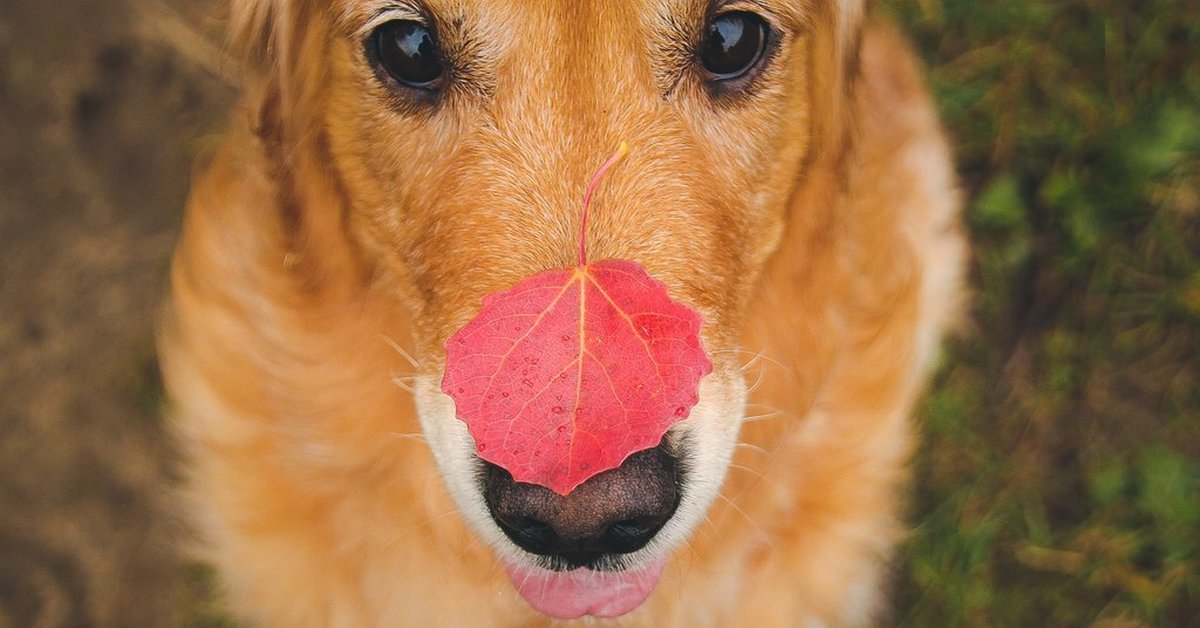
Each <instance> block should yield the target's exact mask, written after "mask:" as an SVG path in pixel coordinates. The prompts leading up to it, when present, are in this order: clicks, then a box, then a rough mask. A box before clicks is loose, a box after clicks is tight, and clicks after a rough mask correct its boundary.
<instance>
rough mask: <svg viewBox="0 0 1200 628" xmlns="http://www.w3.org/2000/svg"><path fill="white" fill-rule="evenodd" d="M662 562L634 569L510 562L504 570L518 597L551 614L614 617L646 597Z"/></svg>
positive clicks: (632, 607) (630, 608) (660, 570)
mask: <svg viewBox="0 0 1200 628" xmlns="http://www.w3.org/2000/svg"><path fill="white" fill-rule="evenodd" d="M663 562H664V561H659V562H656V563H653V564H651V565H649V566H647V567H644V568H642V569H640V570H638V571H616V572H600V571H592V570H590V569H586V568H580V569H576V570H574V571H550V570H548V569H539V568H536V567H519V568H518V567H514V566H512V565H508V567H507V571H508V577H509V578H511V579H512V581H513V585H515V586H516V587H517V592H519V593H520V594H521V597H523V598H525V601H526V602H529V605H530V606H532V607H534V608H536V609H537V610H539V611H541V612H543V613H545V614H547V615H550V616H551V617H557V618H558V619H574V618H576V617H580V616H583V615H595V616H596V617H617V616H618V615H624V614H625V613H628V612H629V611H631V610H633V609H635V608H637V607H638V605H639V604H641V603H642V602H644V601H646V598H647V597H649V596H650V592H651V591H653V590H654V585H655V584H657V583H658V577H659V576H661V575H662V570H663Z"/></svg>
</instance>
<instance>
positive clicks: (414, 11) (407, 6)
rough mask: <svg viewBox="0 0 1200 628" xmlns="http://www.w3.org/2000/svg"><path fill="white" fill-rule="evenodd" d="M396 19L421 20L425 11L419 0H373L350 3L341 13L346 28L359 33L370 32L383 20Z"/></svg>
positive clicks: (423, 18)
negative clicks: (416, 0) (417, 0)
mask: <svg viewBox="0 0 1200 628" xmlns="http://www.w3.org/2000/svg"><path fill="white" fill-rule="evenodd" d="M396 19H400V20H415V21H418V22H423V21H425V20H426V13H425V11H423V10H422V8H421V4H420V3H419V2H415V1H412V0H373V1H371V2H363V3H354V4H351V5H350V7H349V8H347V9H346V11H344V12H343V14H342V21H343V23H344V24H345V25H346V26H347V27H348V30H351V31H357V32H358V33H359V34H361V35H365V34H366V33H369V32H371V30H372V29H374V28H376V27H377V26H379V25H380V24H382V23H383V22H386V21H388V20H396Z"/></svg>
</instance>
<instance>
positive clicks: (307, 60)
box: [228, 0, 326, 139]
mask: <svg viewBox="0 0 1200 628" xmlns="http://www.w3.org/2000/svg"><path fill="white" fill-rule="evenodd" d="M228 2H229V4H228V10H229V38H230V40H229V41H230V47H231V48H232V49H233V51H234V52H235V54H236V55H237V56H238V58H239V60H240V61H241V63H242V64H243V68H244V69H245V80H246V83H247V85H246V90H247V94H248V96H249V98H250V99H251V102H252V104H253V107H252V108H253V110H254V111H255V115H256V117H257V119H256V120H255V123H254V126H255V128H257V129H258V130H259V131H260V134H271V135H275V134H277V133H286V129H283V128H282V127H281V126H280V122H281V121H282V120H287V121H288V124H293V123H294V124H306V123H307V120H306V118H305V113H306V112H312V111H314V107H312V106H309V105H311V104H312V103H313V102H314V97H315V94H316V93H317V92H318V91H319V90H320V89H321V88H322V86H323V85H324V76H325V69H324V59H323V55H322V51H323V48H322V46H323V41H324V37H325V29H326V24H325V23H324V21H322V20H321V19H319V18H320V17H321V16H322V13H321V11H322V9H321V7H320V6H319V3H318V2H315V1H314V0H228ZM277 139H278V137H277Z"/></svg>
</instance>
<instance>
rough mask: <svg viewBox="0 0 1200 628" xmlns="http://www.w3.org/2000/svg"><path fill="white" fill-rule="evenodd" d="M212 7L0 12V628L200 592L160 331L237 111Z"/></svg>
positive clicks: (126, 5) (140, 606) (22, 0)
mask: <svg viewBox="0 0 1200 628" xmlns="http://www.w3.org/2000/svg"><path fill="white" fill-rule="evenodd" d="M214 11H215V9H214V2H212V1H211V0H203V1H199V2H196V1H193V2H186V3H185V2H183V1H180V0H170V1H167V0H154V1H153V2H139V1H137V0H128V1H121V0H100V1H96V0H90V1H89V0H54V1H45V0H0V628H2V627H7V626H13V627H25V626H93V625H94V626H169V625H177V624H178V623H179V622H180V616H181V613H183V612H184V611H183V610H182V609H183V608H184V606H185V605H186V604H187V599H188V597H189V595H191V594H190V593H189V588H190V587H192V584H191V583H190V582H189V580H190V579H189V578H188V577H187V576H186V574H187V573H188V572H187V570H186V569H183V568H182V565H183V562H182V558H181V551H180V549H179V548H180V546H181V541H182V538H183V534H182V529H183V528H182V526H179V525H177V524H176V523H173V518H172V516H171V514H170V512H169V509H168V507H167V506H166V499H165V496H164V493H165V491H164V488H165V487H168V486H169V485H170V483H171V481H172V467H173V463H172V454H171V448H170V446H169V444H168V443H169V439H168V438H167V437H166V434H165V433H164V426H163V423H162V421H161V420H160V419H159V398H158V395H159V393H158V392H157V390H158V386H157V372H156V366H155V362H154V353H153V351H154V347H153V325H154V319H155V313H156V309H157V307H158V304H159V303H160V300H161V298H162V294H163V291H164V289H165V285H166V276H167V270H168V263H169V262H168V258H169V254H170V251H171V248H172V244H173V241H174V238H175V235H176V231H177V230H178V227H179V223H180V217H181V214H182V207H183V202H184V196H185V194H186V190H187V187H188V180H189V175H190V168H191V166H190V164H191V162H192V160H193V158H194V155H195V154H196V153H197V151H199V150H202V149H203V147H204V146H205V145H206V144H209V143H212V142H213V141H215V134H217V133H219V131H220V129H221V125H222V119H223V116H224V112H225V111H226V110H227V108H228V107H229V105H230V104H231V103H232V99H233V93H234V90H233V88H232V86H231V85H230V84H229V82H228V81H227V80H223V79H222V78H221V73H222V71H225V70H227V68H223V67H222V64H221V63H220V60H219V50H218V49H216V48H214V47H213V46H212V45H211V44H210V43H209V42H211V41H219V35H217V34H216V29H217V28H218V26H217V21H216V20H215V19H214V18H213V15H214ZM185 25H186V26H185ZM206 25H208V26H207V28H209V31H210V32H205V31H204V29H205V28H206Z"/></svg>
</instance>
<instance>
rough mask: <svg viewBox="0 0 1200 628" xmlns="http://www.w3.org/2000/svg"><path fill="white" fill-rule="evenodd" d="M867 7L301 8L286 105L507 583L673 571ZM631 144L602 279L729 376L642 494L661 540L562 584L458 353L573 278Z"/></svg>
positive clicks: (510, 1) (712, 487) (607, 222)
mask: <svg viewBox="0 0 1200 628" xmlns="http://www.w3.org/2000/svg"><path fill="white" fill-rule="evenodd" d="M277 4H279V5H280V6H283V4H288V3H284V2H283V0H278V2H277ZM859 4H860V3H858V2H841V3H834V2H818V1H805V0H792V1H782V0H745V1H740V0H730V1H725V0H721V1H711V2H710V1H709V0H609V1H604V0H596V1H587V2H580V1H578V0H555V1H545V2H542V1H539V2H526V1H518V0H488V1H478V2H468V1H463V0H337V1H336V2H334V3H333V4H332V5H331V6H317V5H315V4H314V3H304V2H292V3H290V5H289V6H290V10H291V11H292V13H293V15H299V16H302V17H303V19H305V20H308V24H307V26H306V27H305V28H296V29H294V30H293V31H290V32H287V33H285V34H283V35H279V36H277V38H278V40H279V41H277V42H275V44H274V45H278V46H280V47H287V48H289V50H290V54H292V55H294V58H293V59H292V60H291V62H290V63H291V66H292V67H291V69H290V72H291V74H288V73H287V72H285V73H284V74H282V75H281V76H282V78H280V79H279V81H280V83H281V87H280V89H281V92H282V93H283V94H284V97H285V99H286V98H289V97H290V98H295V99H297V100H300V99H305V98H308V99H311V100H312V101H313V102H310V104H309V106H308V108H307V111H310V112H313V113H312V114H311V117H310V119H309V120H308V121H307V124H310V125H312V126H313V128H318V129H321V137H322V140H323V142H324V143H325V146H324V149H325V150H326V151H327V157H328V160H329V164H328V165H329V167H330V168H331V169H332V172H333V173H334V178H335V179H336V180H337V181H338V185H339V188H340V193H341V195H342V196H343V197H344V202H345V205H346V206H347V208H348V209H347V213H346V215H345V216H344V225H345V227H346V229H347V230H348V232H349V234H350V235H351V237H352V239H353V240H354V241H355V242H357V243H358V245H359V248H360V249H361V251H362V255H363V256H364V257H365V258H366V259H367V260H368V263H369V264H370V265H371V267H372V268H374V269H375V271H374V272H375V273H376V274H377V275H379V276H383V277H386V278H387V280H388V281H387V284H388V285H389V286H391V287H392V288H393V289H394V290H395V293H396V298H397V301H398V302H399V305H398V307H403V308H404V309H405V310H406V312H407V316H408V318H409V320H410V321H411V324H412V328H413V331H414V336H415V342H416V347H415V348H416V351H417V353H418V355H417V358H418V362H419V364H420V369H421V372H420V373H419V377H418V381H417V386H416V399H417V405H418V411H419V415H420V418H421V422H422V425H423V428H424V431H425V433H426V436H427V439H428V442H429V444H430V447H431V448H432V450H433V452H434V454H435V456H436V459H437V460H438V464H439V466H440V467H441V471H442V474H443V477H444V480H445V482H446V483H447V485H448V486H449V489H450V492H451V493H452V495H453V496H454V498H455V500H456V502H457V504H458V506H459V507H460V509H461V510H462V512H463V513H464V514H465V516H466V517H467V518H468V519H469V520H470V521H471V523H472V524H473V525H474V527H475V528H476V530H477V531H478V532H479V533H480V534H481V536H482V537H484V538H485V539H486V540H487V541H489V542H490V543H491V544H492V545H493V546H494V547H495V548H497V550H498V551H499V552H500V553H501V554H502V555H503V556H504V558H505V559H506V561H508V562H509V564H510V567H511V568H510V571H516V572H519V573H522V574H525V577H529V574H531V573H534V571H535V569H537V568H562V566H563V565H564V564H568V565H570V566H578V565H580V564H584V565H586V566H589V567H592V568H595V569H600V570H615V571H620V570H622V569H627V570H633V571H636V570H638V569H640V568H644V567H646V566H647V565H655V564H658V563H661V561H662V560H663V558H664V556H665V555H666V553H667V552H668V551H670V550H671V549H672V548H673V547H675V546H677V545H678V544H680V543H681V542H682V541H683V540H684V539H685V538H686V537H687V535H688V534H689V533H690V531H691V530H692V529H693V528H694V527H695V526H696V525H697V524H698V523H699V522H701V521H702V520H703V518H704V513H705V511H706V509H707V508H708V506H709V504H710V503H711V501H712V500H713V499H714V498H715V497H716V495H717V492H718V489H719V486H720V484H721V481H722V479H723V477H724V474H725V469H726V467H727V465H728V462H729V459H730V456H731V452H732V450H733V446H734V443H735V440H736V437H737V433H738V429H739V426H740V422H741V419H742V417H743V405H744V401H745V394H746V393H745V391H746V387H745V383H744V381H743V374H742V372H741V369H740V368H739V367H740V366H741V364H742V362H743V361H744V358H739V354H738V352H737V344H736V343H737V339H738V338H739V336H740V334H741V333H742V326H743V324H744V320H745V318H746V316H747V312H746V311H745V310H746V307H747V304H748V302H749V300H750V297H751V295H752V292H753V290H754V288H755V284H756V281H757V279H758V278H759V277H760V275H761V273H762V271H763V267H764V264H765V263H766V261H767V260H768V258H769V257H770V255H771V253H772V252H773V251H774V248H775V247H776V245H777V243H778V242H779V241H780V238H781V236H782V234H783V233H784V231H785V229H788V228H789V220H791V215H792V214H793V210H792V208H791V203H790V200H791V197H792V195H793V193H794V192H795V189H796V186H797V182H798V181H799V180H800V179H801V178H802V177H803V172H804V164H805V162H806V159H808V158H810V157H811V154H812V153H813V152H814V150H816V148H817V147H816V146H815V142H816V141H817V140H816V139H815V138H816V137H817V135H818V133H817V132H816V131H814V129H815V128H816V127H817V124H816V120H817V119H818V118H819V117H821V116H823V115H827V113H822V112H821V111H820V109H821V105H820V102H819V101H821V98H820V97H817V96H814V94H819V93H821V92H822V91H823V90H824V91H829V90H831V89H833V86H831V85H829V84H825V83H820V82H817V81H813V80H810V76H811V75H812V74H814V69H813V68H814V67H815V66H814V64H816V66H820V65H821V64H824V63H832V61H828V59H831V58H833V57H835V56H837V55H839V54H840V53H839V52H837V46H838V38H839V37H840V36H839V35H837V34H836V33H835V32H833V31H838V30H839V29H840V30H842V31H845V30H846V28H845V27H844V26H843V27H836V26H831V25H832V24H838V23H840V22H842V21H846V20H848V19H850V18H847V17H846V16H847V15H848V14H850V13H854V12H855V11H856V10H857V9H855V8H854V7H857V6H858V5H859ZM310 5H312V6H310ZM275 10H276V11H278V10H279V9H278V7H277V8H276V9H275ZM294 19H300V18H294ZM818 24H825V25H826V26H823V27H819V28H818V27H817V26H816V25H818ZM314 25H315V26H314ZM314 42H316V43H314ZM825 74H827V75H828V74H831V72H825ZM300 83H303V84H300ZM289 94H291V95H290V96H289ZM285 106H287V103H285ZM302 134H303V133H301V135H302ZM621 141H626V142H628V143H629V145H630V146H631V148H632V150H631V152H630V154H629V156H628V157H627V158H626V159H625V161H624V162H623V163H622V164H621V165H620V166H619V167H617V168H615V169H614V170H613V171H612V172H611V173H610V174H609V175H608V176H607V177H606V180H605V182H604V184H603V187H602V188H601V191H600V193H599V195H598V197H597V203H596V206H595V207H594V208H593V214H592V218H591V223H590V225H589V230H588V247H589V251H590V257H591V258H592V259H594V260H601V259H606V258H619V259H629V260H634V261H636V262H639V263H641V264H642V265H644V266H645V267H646V268H647V269H648V271H649V272H650V274H651V275H653V276H654V277H656V278H658V279H660V280H661V281H663V282H664V283H665V284H666V285H667V286H668V288H669V290H670V293H671V295H672V297H673V298H674V299H675V300H677V301H680V302H682V303H685V304H688V305H690V306H692V307H694V308H696V309H697V310H699V311H700V312H701V314H702V316H703V319H704V326H703V329H702V338H703V342H704V345H705V347H706V348H707V350H708V351H709V353H710V355H711V356H712V362H713V366H714V370H713V373H712V374H711V375H709V376H708V377H706V378H705V379H704V381H703V382H702V384H701V388H700V400H699V403H698V405H696V406H695V408H693V409H692V411H691V414H690V416H689V418H688V419H687V420H685V421H683V422H681V423H679V424H678V425H676V426H675V427H674V428H673V429H672V430H671V431H670V432H669V433H668V435H667V437H666V439H665V441H664V445H663V446H662V447H661V448H660V449H661V450H662V451H663V452H665V455H666V457H667V458H666V460H667V462H665V463H662V464H651V467H652V469H651V471H649V472H648V473H650V474H651V475H657V476H661V477H659V479H660V480H663V478H665V480H664V481H660V482H658V483H657V485H656V486H659V487H660V488H659V489H647V490H661V491H666V492H667V493H669V495H667V496H666V497H664V496H663V495H657V496H652V498H651V499H650V500H651V501H654V500H656V499H657V500H658V501H663V500H665V501H668V502H671V504H670V507H669V508H668V509H667V511H666V512H665V513H662V514H664V517H663V519H664V520H662V521H656V522H655V524H654V526H653V527H654V528H655V530H651V531H650V532H651V534H652V538H650V539H649V540H648V541H646V542H644V543H642V544H640V545H638V544H635V545H636V547H625V548H624V549H623V550H622V551H605V550H604V549H603V548H602V549H600V550H595V551H589V552H585V557H584V558H579V556H580V555H579V554H578V553H577V554H576V555H574V556H567V557H566V562H565V563H564V562H563V560H556V557H555V556H554V552H553V551H546V552H541V551H537V550H536V549H535V550H534V551H531V550H530V543H527V542H526V543H523V542H521V541H522V539H521V536H520V535H521V532H520V531H517V532H515V533H514V530H512V529H508V528H505V526H504V525H503V524H502V520H503V519H504V518H503V517H502V516H499V515H498V514H497V509H498V508H501V506H502V505H501V504H498V503H497V502H498V501H502V500H503V495H507V494H509V493H511V491H508V488H507V487H499V488H498V487H497V486H496V483H501V484H503V482H504V480H503V478H502V477H501V478H500V479H495V480H494V479H490V478H493V476H496V475H498V474H496V473H493V472H491V471H488V470H487V469H486V468H485V466H484V465H483V464H482V463H481V461H480V460H479V459H478V458H477V457H476V456H475V448H474V444H473V442H472V440H471V438H470V436H469V435H468V433H467V430H466V428H465V425H464V424H463V423H462V422H461V421H459V420H457V419H456V418H455V409H454V405H453V402H452V401H451V400H450V399H449V398H448V397H446V396H445V395H443V394H442V393H441V391H440V388H439V383H440V381H441V378H442V366H443V343H444V342H445V340H446V338H448V337H449V336H450V335H451V334H453V333H454V332H455V331H456V330H457V329H459V328H460V327H461V326H462V325H463V324H464V323H465V322H466V321H467V320H469V319H470V318H471V317H472V316H473V315H474V314H475V313H476V312H477V311H478V309H479V307H480V300H481V298H482V297H483V296H484V295H486V294H488V293H491V292H494V291H498V290H502V289H506V288H509V287H511V286H513V285H514V284H515V283H517V282H518V281H519V280H521V279H523V278H525V277H528V276H531V275H533V274H535V273H538V272H540V271H543V270H547V269H552V268H561V267H566V266H571V265H573V264H574V263H575V252H576V250H577V246H578V236H577V231H578V227H579V219H580V210H581V197H582V194H583V191H584V187H585V185H586V184H587V182H588V179H589V178H590V176H591V175H592V174H593V172H594V171H595V170H596V168H597V166H598V165H599V164H600V163H601V162H602V161H603V160H604V159H605V158H606V157H607V156H608V155H609V154H611V153H612V151H613V149H614V148H615V147H616V146H617V145H618V144H619V143H620V142H621ZM822 210H823V208H810V209H809V211H812V212H820V211H822ZM618 471H619V470H618ZM631 473H647V471H645V469H639V470H636V471H634V472H631ZM499 475H502V474H499ZM602 477H603V476H598V478H602ZM614 477H615V476H614ZM610 479H611V478H610ZM611 481H612V482H616V484H617V488H616V489H614V490H613V491H607V492H606V491H603V490H599V489H598V494H603V497H600V498H598V499H605V500H611V499H622V498H623V497H617V498H614V497H613V495H618V496H620V495H626V494H627V493H628V492H629V491H628V490H625V489H626V488H627V486H626V485H625V484H624V483H623V481H622V480H621V479H620V478H619V477H618V478H617V479H615V480H611ZM585 486H586V485H585ZM489 491H490V493H489ZM506 491H508V492H506ZM614 491H615V492H614ZM582 492H583V493H586V491H582ZM489 495H490V496H489ZM496 495H501V497H496ZM522 499H524V498H522ZM580 499H583V498H580ZM539 500H540V501H539ZM525 501H532V502H537V503H539V504H541V505H542V506H545V505H546V501H545V499H543V498H542V497H536V496H535V497H534V498H529V499H526V500H525ZM507 505H511V504H507ZM576 505H577V504H576ZM560 506H561V504H560ZM570 509H572V511H573V512H574V513H575V514H574V515H572V516H574V517H579V516H581V515H579V514H578V512H590V511H591V510H590V509H589V508H587V507H580V508H575V507H574V506H572V507H571V508H570ZM659 525H661V529H658V526H659ZM525 540H528V539H525ZM643 540H644V541H645V539H643ZM534 545H536V544H534ZM557 558H558V559H561V558H562V557H561V556H560V557H557ZM535 566H536V567H535ZM593 612H601V611H595V609H593Z"/></svg>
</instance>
